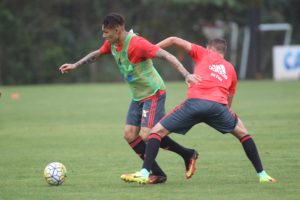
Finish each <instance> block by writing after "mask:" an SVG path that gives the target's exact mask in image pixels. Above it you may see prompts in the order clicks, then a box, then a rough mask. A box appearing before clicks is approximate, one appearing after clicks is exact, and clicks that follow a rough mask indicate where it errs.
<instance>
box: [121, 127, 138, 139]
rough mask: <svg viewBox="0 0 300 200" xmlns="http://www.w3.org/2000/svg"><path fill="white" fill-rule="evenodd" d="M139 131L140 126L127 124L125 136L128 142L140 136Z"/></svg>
mask: <svg viewBox="0 0 300 200" xmlns="http://www.w3.org/2000/svg"><path fill="white" fill-rule="evenodd" d="M139 131H140V128H139V127H136V126H128V125H126V127H125V129H124V135H123V137H124V139H125V140H126V141H127V142H128V143H130V142H132V141H134V140H135V139H136V138H137V137H138V134H139Z"/></svg>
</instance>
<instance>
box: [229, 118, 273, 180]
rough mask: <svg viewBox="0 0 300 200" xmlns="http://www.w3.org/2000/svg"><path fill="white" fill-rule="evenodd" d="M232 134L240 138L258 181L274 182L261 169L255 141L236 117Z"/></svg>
mask: <svg viewBox="0 0 300 200" xmlns="http://www.w3.org/2000/svg"><path fill="white" fill-rule="evenodd" d="M232 134H233V135H234V136H235V137H236V138H237V139H239V140H240V142H241V144H242V146H243V148H244V151H245V153H246V155H247V157H248V159H249V160H250V161H251V163H252V165H253V166H254V168H255V170H256V172H257V175H258V177H259V181H260V182H276V180H275V179H274V178H272V177H271V176H269V175H268V174H267V173H266V172H265V171H264V169H263V166H262V162H261V160H260V156H259V153H258V150H257V148H256V145H255V142H254V140H253V138H252V137H251V135H249V134H248V131H247V129H246V128H245V126H244V124H243V122H242V121H241V120H240V119H239V118H238V122H237V125H236V127H235V128H234V130H233V131H232Z"/></svg>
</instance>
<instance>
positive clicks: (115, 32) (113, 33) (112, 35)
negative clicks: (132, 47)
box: [102, 26, 119, 44]
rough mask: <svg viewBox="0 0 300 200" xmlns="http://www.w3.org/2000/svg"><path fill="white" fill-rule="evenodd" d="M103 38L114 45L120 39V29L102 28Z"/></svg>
mask: <svg viewBox="0 0 300 200" xmlns="http://www.w3.org/2000/svg"><path fill="white" fill-rule="evenodd" d="M102 37H103V38H104V39H105V40H108V41H109V43H111V44H114V43H116V42H117V41H118V39H119V29H118V27H117V28H104V26H102Z"/></svg>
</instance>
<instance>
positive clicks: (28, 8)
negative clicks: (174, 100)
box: [0, 0, 300, 85]
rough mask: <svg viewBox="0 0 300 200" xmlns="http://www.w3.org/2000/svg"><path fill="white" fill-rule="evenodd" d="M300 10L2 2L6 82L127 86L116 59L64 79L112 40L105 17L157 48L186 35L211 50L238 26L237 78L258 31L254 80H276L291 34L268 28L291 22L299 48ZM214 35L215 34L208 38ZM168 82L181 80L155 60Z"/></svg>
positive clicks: (142, 0) (171, 1) (145, 0)
mask: <svg viewBox="0 0 300 200" xmlns="http://www.w3.org/2000/svg"><path fill="white" fill-rule="evenodd" d="M299 11H300V6H299V3H298V2H297V1H296V0H253V1H246V0H240V1H239V0H164V1H157V0H122V1H117V0H101V1H100V0H86V1H82V0H52V1H42V0H27V1H21V0H1V1H0V84H1V85H15V84H39V83H67V82H107V81H120V80H122V78H121V76H120V73H119V72H118V69H117V67H116V65H115V63H114V61H113V59H112V57H111V56H106V57H105V58H103V59H101V60H100V61H99V62H96V63H94V64H92V65H89V66H82V67H81V68H80V69H78V70H76V71H74V72H73V73H70V74H69V75H68V76H62V75H61V74H60V73H59V71H58V67H59V66H60V65H61V64H63V63H66V62H71V63H72V62H76V61H77V60H79V59H80V58H82V57H83V56H84V55H86V54H87V53H89V52H90V51H92V50H95V49H98V48H99V47H100V46H101V45H102V43H103V42H104V40H103V38H102V33H101V24H102V20H103V17H104V16H105V15H107V14H109V13H111V12H118V13H120V14H122V15H124V16H125V18H126V21H127V22H126V29H127V30H129V29H131V28H132V29H133V30H134V32H136V33H138V34H139V35H141V36H143V37H145V38H146V39H148V40H149V41H150V42H152V43H154V44H155V43H157V42H159V41H160V40H162V39H164V38H166V37H169V36H178V37H182V38H184V39H187V40H189V41H191V42H194V43H198V44H201V45H205V43H206V41H207V39H208V38H209V36H213V35H215V34H216V35H218V33H220V34H221V36H222V37H224V38H225V39H227V40H228V42H231V41H230V40H232V37H231V36H232V30H231V29H230V27H231V25H232V24H235V25H237V27H238V35H237V36H236V38H235V39H236V41H237V45H236V49H230V48H229V52H228V53H227V55H226V57H227V58H228V59H229V60H230V59H232V55H234V57H235V60H232V62H233V63H234V65H235V67H236V70H237V72H239V69H240V62H241V61H240V57H241V50H242V47H243V37H244V32H243V30H244V28H245V27H249V28H250V30H251V34H252V37H251V48H250V52H249V61H248V63H247V66H248V69H247V74H246V78H247V79H261V78H263V79H270V78H272V46H274V45H280V44H282V42H283V38H284V33H283V32H280V31H278V32H263V33H262V32H259V31H257V27H258V25H259V24H261V23H289V24H291V25H292V27H293V34H292V40H291V44H299V43H300V26H299V23H300V22H299V19H300V12H299ZM207 30H208V33H207V32H206V31H207ZM169 51H170V52H171V53H173V54H174V55H175V56H177V57H178V58H179V59H180V60H181V61H182V62H183V63H184V64H185V65H186V66H187V68H188V69H189V70H190V71H192V67H193V66H192V62H191V61H190V60H189V59H188V58H187V56H186V55H185V54H184V53H183V52H180V51H175V50H173V49H169ZM155 64H156V66H157V68H158V70H159V71H160V72H161V73H162V76H163V77H164V79H166V80H177V79H180V78H181V77H180V76H179V75H177V73H174V70H173V69H171V68H170V66H168V64H167V63H165V62H162V61H155Z"/></svg>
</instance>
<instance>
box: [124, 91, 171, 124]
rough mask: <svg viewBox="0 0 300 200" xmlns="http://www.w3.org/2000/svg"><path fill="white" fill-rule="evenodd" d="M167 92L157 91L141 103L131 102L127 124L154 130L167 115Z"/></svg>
mask: <svg viewBox="0 0 300 200" xmlns="http://www.w3.org/2000/svg"><path fill="white" fill-rule="evenodd" d="M165 101H166V92H165V91H164V90H159V91H157V92H156V93H155V94H154V95H153V96H151V97H148V98H146V99H143V100H141V101H131V104H130V106H129V110H128V112H127V118H126V124H127V125H133V126H139V127H148V128H152V127H153V126H154V125H155V124H156V123H157V122H159V120H160V119H161V118H162V117H163V116H164V115H165Z"/></svg>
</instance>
